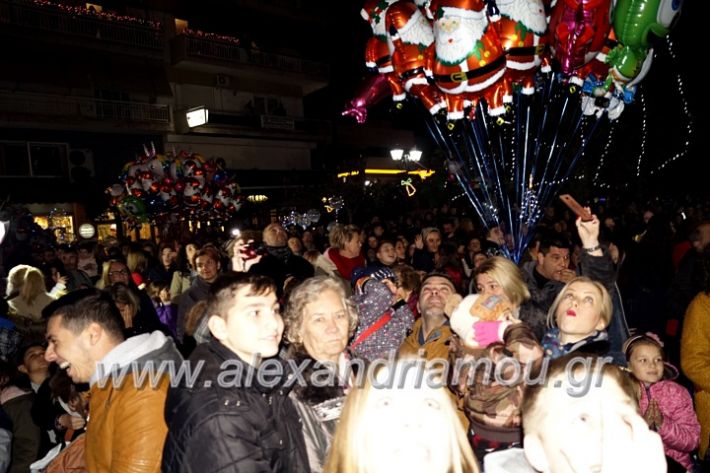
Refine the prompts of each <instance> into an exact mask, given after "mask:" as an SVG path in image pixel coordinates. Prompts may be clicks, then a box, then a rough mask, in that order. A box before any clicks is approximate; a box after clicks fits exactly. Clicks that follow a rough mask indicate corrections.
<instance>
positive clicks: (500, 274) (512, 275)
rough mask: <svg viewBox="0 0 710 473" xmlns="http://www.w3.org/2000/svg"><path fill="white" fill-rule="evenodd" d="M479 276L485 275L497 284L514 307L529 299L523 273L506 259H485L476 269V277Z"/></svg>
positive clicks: (494, 257) (496, 257) (498, 257)
mask: <svg viewBox="0 0 710 473" xmlns="http://www.w3.org/2000/svg"><path fill="white" fill-rule="evenodd" d="M479 274H485V275H487V276H489V277H490V278H491V279H493V280H494V281H495V282H497V283H498V284H499V285H500V287H501V288H502V289H503V293H504V294H505V297H507V298H508V300H509V301H510V303H511V304H513V305H515V306H516V307H520V304H522V303H523V302H525V301H526V300H528V299H530V291H529V290H528V286H527V285H526V284H525V281H523V273H522V272H521V271H520V268H518V267H517V266H516V265H515V263H513V262H512V261H510V260H509V259H507V258H504V257H502V256H493V257H492V258H488V259H486V260H485V261H484V262H483V263H481V265H480V266H479V267H478V268H477V269H476V277H478V275H479ZM474 280H475V278H474Z"/></svg>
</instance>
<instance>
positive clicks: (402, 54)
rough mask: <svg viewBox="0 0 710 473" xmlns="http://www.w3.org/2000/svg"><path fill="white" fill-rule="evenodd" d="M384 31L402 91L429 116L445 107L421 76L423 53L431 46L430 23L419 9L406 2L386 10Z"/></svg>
mask: <svg viewBox="0 0 710 473" xmlns="http://www.w3.org/2000/svg"><path fill="white" fill-rule="evenodd" d="M386 29H387V32H388V34H389V36H390V42H391V45H392V64H393V66H394V71H395V74H396V75H397V77H398V78H399V80H400V83H401V84H402V85H403V86H404V89H405V90H406V91H407V92H408V93H409V94H410V95H413V96H414V97H417V98H418V99H419V100H421V102H422V104H423V105H424V108H426V109H427V110H428V111H429V113H431V114H432V115H434V114H436V113H438V112H439V111H440V110H443V109H444V108H445V107H446V101H445V100H444V97H443V94H442V93H440V92H439V90H438V89H437V88H436V87H434V86H432V85H431V84H429V82H428V80H427V77H426V74H425V73H424V66H425V63H424V52H425V51H426V49H427V48H428V47H429V46H431V45H432V43H434V32H433V31H432V28H431V24H430V23H429V20H427V19H426V17H425V16H424V14H423V13H422V11H420V10H419V8H418V7H417V6H416V5H415V4H413V3H411V2H409V1H405V0H400V1H398V2H395V3H393V4H392V5H390V6H389V8H387V14H386Z"/></svg>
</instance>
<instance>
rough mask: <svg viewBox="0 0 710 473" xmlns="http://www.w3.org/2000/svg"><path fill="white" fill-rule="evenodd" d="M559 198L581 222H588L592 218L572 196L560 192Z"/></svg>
mask: <svg viewBox="0 0 710 473" xmlns="http://www.w3.org/2000/svg"><path fill="white" fill-rule="evenodd" d="M560 200H561V201H562V202H564V203H565V205H566V206H567V207H569V208H570V210H571V211H572V212H574V213H575V214H576V215H577V216H579V217H581V218H582V221H583V222H589V221H590V220H594V216H592V214H591V212H587V211H586V210H584V207H582V206H581V205H579V202H577V201H576V200H574V197H572V196H571V195H569V194H562V195H560Z"/></svg>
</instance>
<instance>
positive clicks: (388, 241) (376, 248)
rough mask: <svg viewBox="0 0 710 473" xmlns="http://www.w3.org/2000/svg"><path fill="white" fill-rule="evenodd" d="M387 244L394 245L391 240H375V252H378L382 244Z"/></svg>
mask: <svg viewBox="0 0 710 473" xmlns="http://www.w3.org/2000/svg"><path fill="white" fill-rule="evenodd" d="M387 244H390V245H392V247H394V243H393V242H392V240H380V241H379V242H377V246H376V247H375V252H376V253H379V252H380V248H382V246H383V245H387Z"/></svg>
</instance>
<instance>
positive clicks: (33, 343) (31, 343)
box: [15, 338, 45, 367]
mask: <svg viewBox="0 0 710 473" xmlns="http://www.w3.org/2000/svg"><path fill="white" fill-rule="evenodd" d="M33 347H41V348H45V343H44V341H43V340H40V339H37V338H35V339H34V340H27V341H25V342H24V343H22V344H21V345H20V346H19V348H18V349H17V351H16V352H15V366H18V367H19V366H20V365H24V364H25V355H26V354H27V351H28V350H29V349H30V348H33Z"/></svg>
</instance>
